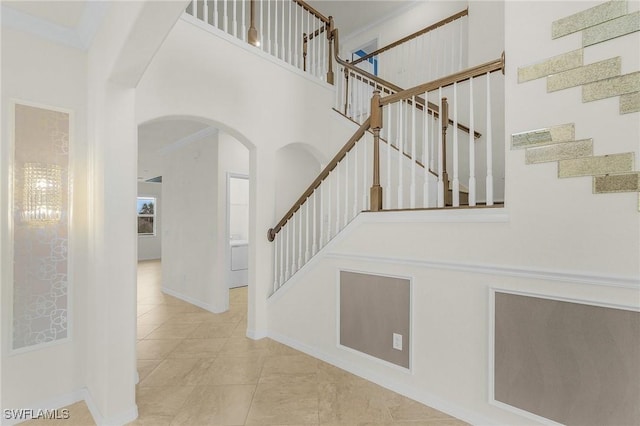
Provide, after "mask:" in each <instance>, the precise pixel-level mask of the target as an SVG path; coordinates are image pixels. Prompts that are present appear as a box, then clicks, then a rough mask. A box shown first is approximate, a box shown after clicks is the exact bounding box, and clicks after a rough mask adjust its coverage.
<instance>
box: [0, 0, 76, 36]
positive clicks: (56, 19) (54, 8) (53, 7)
mask: <svg viewBox="0 0 640 426" xmlns="http://www.w3.org/2000/svg"><path fill="white" fill-rule="evenodd" d="M2 5H3V6H6V7H10V8H11V9H15V10H18V11H20V12H22V13H26V14H27V15H31V16H34V17H36V18H40V19H42V20H45V21H49V22H52V23H54V24H57V25H60V26H63V27H67V28H72V29H73V28H75V27H76V26H77V25H78V23H79V22H80V18H82V14H83V13H84V12H85V9H86V6H87V2H86V1H65V2H64V3H61V2H58V1H25V0H22V1H3V2H2ZM62 6H64V7H62Z"/></svg>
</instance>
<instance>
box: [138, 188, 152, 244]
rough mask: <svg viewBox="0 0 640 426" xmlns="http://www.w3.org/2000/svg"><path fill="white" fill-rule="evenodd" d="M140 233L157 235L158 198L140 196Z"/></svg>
mask: <svg viewBox="0 0 640 426" xmlns="http://www.w3.org/2000/svg"><path fill="white" fill-rule="evenodd" d="M137 210H138V235H156V199H155V198H154V197H138V209H137Z"/></svg>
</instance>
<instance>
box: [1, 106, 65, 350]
mask: <svg viewBox="0 0 640 426" xmlns="http://www.w3.org/2000/svg"><path fill="white" fill-rule="evenodd" d="M68 172H69V114H68V113H64V112H59V111H52V110H47V109H43V108H36V107H32V106H27V105H20V104H17V105H16V106H15V162H14V188H13V224H14V226H13V229H14V236H13V246H14V263H13V280H14V281H13V345H12V347H13V349H14V350H15V349H21V348H26V347H29V346H34V345H39V344H42V343H47V342H53V341H56V340H60V339H64V338H66V337H67V336H68V327H67V325H68V324H67V312H68V308H69V300H68V292H67V288H68V256H67V251H68V241H69V237H68V231H69V223H68V222H69V183H68V181H69V179H68Z"/></svg>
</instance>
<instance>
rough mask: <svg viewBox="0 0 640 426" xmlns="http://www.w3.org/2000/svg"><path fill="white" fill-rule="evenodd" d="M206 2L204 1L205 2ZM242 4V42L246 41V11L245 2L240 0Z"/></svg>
mask: <svg viewBox="0 0 640 426" xmlns="http://www.w3.org/2000/svg"><path fill="white" fill-rule="evenodd" d="M205 1H206V0H205ZM240 1H241V2H242V21H241V22H242V40H243V41H247V9H246V7H247V6H246V4H245V3H246V2H247V1H246V0H240Z"/></svg>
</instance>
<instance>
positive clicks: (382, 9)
mask: <svg viewBox="0 0 640 426" xmlns="http://www.w3.org/2000/svg"><path fill="white" fill-rule="evenodd" d="M416 1H419V0H347V1H345V0H307V3H309V4H310V5H311V6H312V7H314V8H315V9H316V10H317V11H318V12H320V13H322V14H323V15H324V16H333V20H334V23H335V26H336V28H338V29H339V30H340V35H341V37H343V38H344V37H345V36H348V35H349V34H351V33H353V32H354V31H356V30H358V29H360V28H363V27H366V26H368V25H371V24H372V23H375V22H378V21H381V20H383V19H386V18H388V17H389V15H393V14H395V13H397V12H398V11H399V10H401V9H404V8H405V7H408V6H409V5H411V4H413V3H416Z"/></svg>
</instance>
